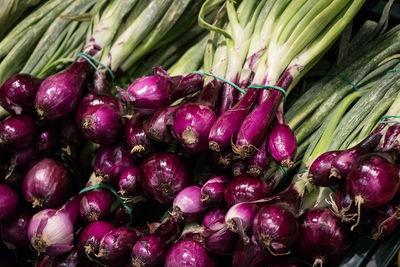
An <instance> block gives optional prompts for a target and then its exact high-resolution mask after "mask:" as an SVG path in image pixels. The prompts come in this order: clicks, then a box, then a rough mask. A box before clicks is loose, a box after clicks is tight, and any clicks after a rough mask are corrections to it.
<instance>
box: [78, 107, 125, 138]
mask: <svg viewBox="0 0 400 267" xmlns="http://www.w3.org/2000/svg"><path fill="white" fill-rule="evenodd" d="M122 126H123V125H122V119H121V117H120V116H119V115H118V112H117V111H116V110H115V109H114V108H112V107H110V106H107V105H99V106H95V107H91V108H89V109H88V110H87V111H86V112H85V113H84V114H83V116H82V124H81V130H82V132H83V134H84V135H85V136H86V138H87V139H89V140H90V141H92V142H94V143H97V144H100V145H109V144H112V143H114V142H116V141H117V140H119V137H120V136H119V134H120V132H121V131H122Z"/></svg>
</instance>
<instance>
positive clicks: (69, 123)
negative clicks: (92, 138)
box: [61, 116, 85, 146]
mask: <svg viewBox="0 0 400 267" xmlns="http://www.w3.org/2000/svg"><path fill="white" fill-rule="evenodd" d="M84 139H85V137H84V136H83V133H82V131H81V129H80V126H78V124H76V122H75V119H74V117H73V116H68V117H66V118H64V119H63V121H62V124H61V142H62V143H63V144H65V145H67V146H75V145H78V144H80V143H81V142H82V141H83V140H84Z"/></svg>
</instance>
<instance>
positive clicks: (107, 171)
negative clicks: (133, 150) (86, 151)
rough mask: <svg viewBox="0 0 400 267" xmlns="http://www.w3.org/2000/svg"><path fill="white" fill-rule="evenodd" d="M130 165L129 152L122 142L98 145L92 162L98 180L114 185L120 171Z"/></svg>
mask: <svg viewBox="0 0 400 267" xmlns="http://www.w3.org/2000/svg"><path fill="white" fill-rule="evenodd" d="M131 165H132V160H131V154H130V153H129V151H128V149H126V147H125V146H124V145H123V144H115V145H111V146H100V148H99V150H98V151H97V155H96V160H95V162H94V173H95V174H96V176H97V177H96V178H97V180H99V182H105V183H110V184H113V185H116V184H118V180H119V177H120V176H121V174H122V172H123V171H124V170H125V169H126V168H128V167H130V166H131Z"/></svg>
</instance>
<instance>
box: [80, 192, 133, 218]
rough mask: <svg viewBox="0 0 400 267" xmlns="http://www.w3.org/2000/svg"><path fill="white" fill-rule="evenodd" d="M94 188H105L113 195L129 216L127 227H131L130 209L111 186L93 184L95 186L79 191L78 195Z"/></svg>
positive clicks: (131, 216)
mask: <svg viewBox="0 0 400 267" xmlns="http://www.w3.org/2000/svg"><path fill="white" fill-rule="evenodd" d="M96 188H106V189H108V190H109V191H110V192H111V193H113V195H114V196H115V197H116V198H117V199H118V201H119V202H121V204H122V206H124V208H125V209H126V211H127V212H128V214H129V222H128V225H131V224H132V219H133V215H132V209H131V208H130V207H129V206H128V205H126V204H125V202H124V201H123V200H122V199H121V197H120V196H119V195H118V193H117V191H115V189H114V188H113V187H112V186H110V185H107V184H95V185H92V186H89V187H85V188H83V189H82V190H81V191H79V194H82V193H84V192H86V191H90V190H93V189H96Z"/></svg>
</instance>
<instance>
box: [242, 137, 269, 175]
mask: <svg viewBox="0 0 400 267" xmlns="http://www.w3.org/2000/svg"><path fill="white" fill-rule="evenodd" d="M267 144H268V139H267V138H265V140H264V141H263V142H262V144H261V146H260V148H259V149H258V150H257V151H256V152H254V154H253V155H251V157H250V158H248V159H247V166H248V168H249V173H250V174H251V175H254V176H259V175H260V174H261V172H262V171H263V170H264V169H265V168H266V167H267V166H268V163H269V160H268V152H267Z"/></svg>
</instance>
